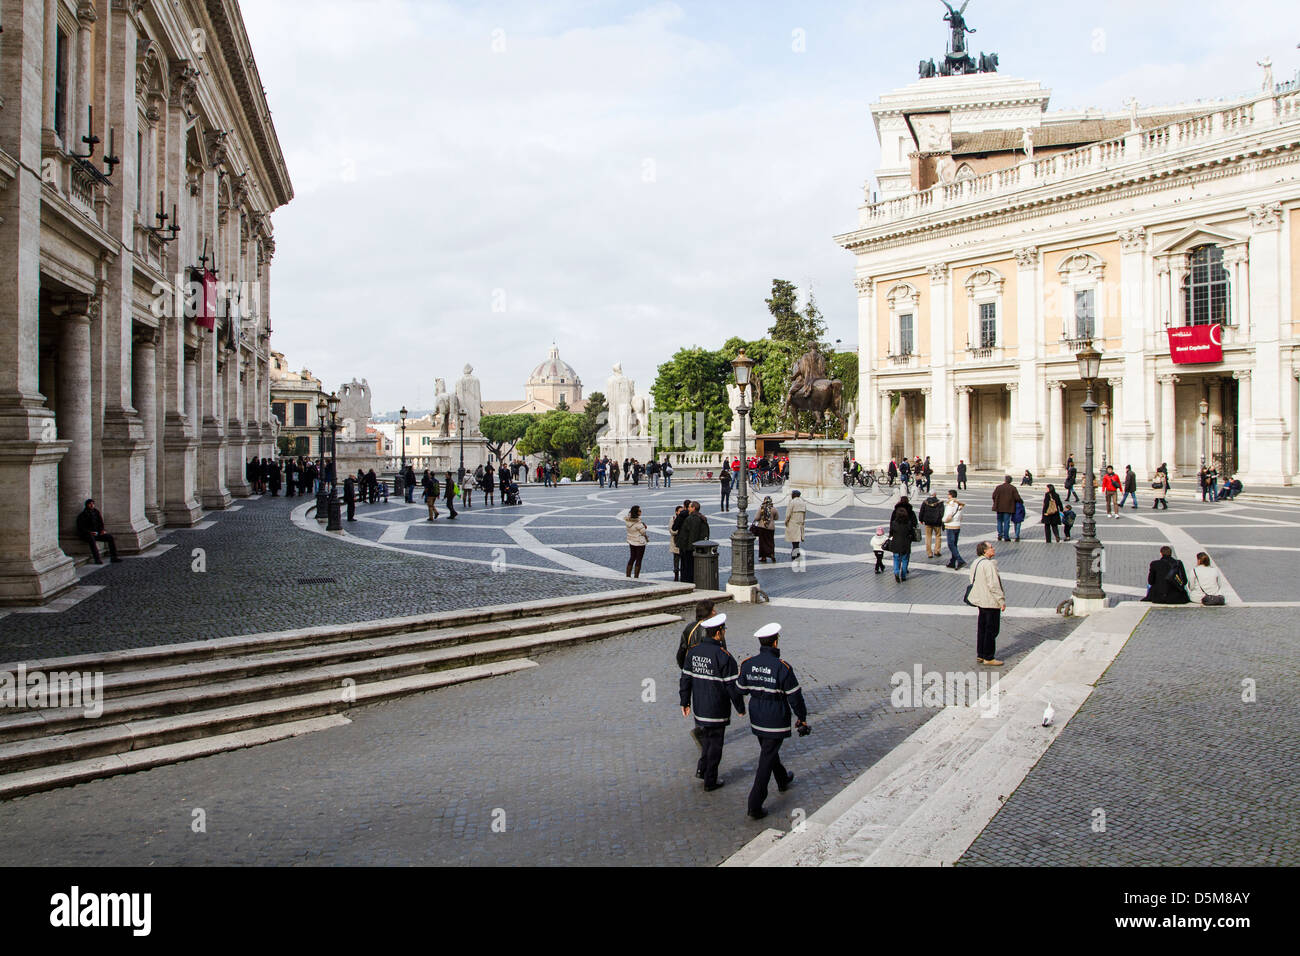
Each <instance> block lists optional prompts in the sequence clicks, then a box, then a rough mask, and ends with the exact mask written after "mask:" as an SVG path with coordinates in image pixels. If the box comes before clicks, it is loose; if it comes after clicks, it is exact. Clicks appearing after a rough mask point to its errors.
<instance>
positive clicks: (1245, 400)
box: [1232, 368, 1296, 475]
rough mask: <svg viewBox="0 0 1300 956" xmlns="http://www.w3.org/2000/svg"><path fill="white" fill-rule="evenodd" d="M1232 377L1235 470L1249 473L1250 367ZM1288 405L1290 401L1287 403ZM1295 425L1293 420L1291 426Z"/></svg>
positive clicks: (1251, 419) (1290, 380)
mask: <svg viewBox="0 0 1300 956" xmlns="http://www.w3.org/2000/svg"><path fill="white" fill-rule="evenodd" d="M1232 377H1233V378H1235V379H1236V380H1237V471H1239V472H1240V473H1241V474H1243V475H1246V474H1250V432H1251V423H1252V422H1253V421H1254V418H1253V416H1252V407H1251V406H1252V402H1251V398H1252V396H1251V394H1250V379H1251V376H1250V369H1248V368H1245V369H1239V370H1238V371H1236V372H1233V373H1232ZM1294 381H1295V380H1294V377H1288V380H1287V385H1288V386H1290V385H1292V384H1293V383H1294ZM1287 405H1288V407H1290V402H1289V401H1288V403H1287ZM1291 427H1292V428H1293V429H1294V428H1295V427H1296V425H1295V423H1294V420H1293V423H1292V426H1291Z"/></svg>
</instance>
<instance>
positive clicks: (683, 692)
mask: <svg viewBox="0 0 1300 956" xmlns="http://www.w3.org/2000/svg"><path fill="white" fill-rule="evenodd" d="M739 678H740V668H739V667H738V666H736V659H735V658H734V657H732V656H731V655H730V654H729V653H727V649H726V648H725V647H723V646H722V645H721V644H719V643H718V642H717V641H716V640H714V639H713V638H711V637H709V638H705V639H704V640H702V641H700V643H698V644H696V645H695V646H694V647H692V648H691V649H690V650H688V651H687V652H686V657H685V661H684V662H683V666H682V676H681V677H680V678H679V680H678V684H677V689H678V697H679V699H680V700H681V705H682V706H683V707H690V708H692V713H691V716H693V717H694V718H695V724H696V726H698V727H725V726H726V725H727V724H729V723H731V710H732V708H733V707H734V708H735V710H736V713H738V714H743V713H744V712H745V698H744V697H742V696H741V693H740V688H739V687H738V686H737V684H738V681H739Z"/></svg>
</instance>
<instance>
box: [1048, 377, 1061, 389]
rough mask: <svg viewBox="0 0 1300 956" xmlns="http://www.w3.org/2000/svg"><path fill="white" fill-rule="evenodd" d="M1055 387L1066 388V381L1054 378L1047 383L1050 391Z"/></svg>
mask: <svg viewBox="0 0 1300 956" xmlns="http://www.w3.org/2000/svg"><path fill="white" fill-rule="evenodd" d="M1054 388H1065V383H1064V382H1061V381H1057V380H1055V379H1053V380H1052V381H1049V382H1048V383H1047V390H1048V391H1049V392H1050V391H1051V390H1052V389H1054Z"/></svg>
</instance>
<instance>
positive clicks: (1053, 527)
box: [1043, 483, 1065, 544]
mask: <svg viewBox="0 0 1300 956" xmlns="http://www.w3.org/2000/svg"><path fill="white" fill-rule="evenodd" d="M1064 510H1065V506H1064V505H1063V504H1062V503H1061V496H1060V495H1058V494H1057V493H1056V488H1055V487H1054V486H1053V485H1051V484H1050V483H1049V484H1048V486H1047V492H1046V493H1045V494H1044V495H1043V539H1044V540H1045V541H1046V542H1047V543H1048V544H1051V543H1052V535H1056V543H1057V544H1060V543H1061V512H1063V511H1064Z"/></svg>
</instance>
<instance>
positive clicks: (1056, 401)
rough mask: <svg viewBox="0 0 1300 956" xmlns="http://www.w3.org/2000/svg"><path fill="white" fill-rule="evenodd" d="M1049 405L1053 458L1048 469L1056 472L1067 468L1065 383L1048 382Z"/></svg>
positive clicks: (1049, 427) (1049, 426)
mask: <svg viewBox="0 0 1300 956" xmlns="http://www.w3.org/2000/svg"><path fill="white" fill-rule="evenodd" d="M1047 406H1048V409H1049V414H1050V416H1051V420H1050V421H1049V423H1048V430H1049V431H1050V432H1051V444H1052V459H1051V461H1050V462H1049V463H1048V471H1049V472H1051V473H1055V471H1056V469H1058V468H1060V469H1062V474H1064V469H1065V383H1064V382H1048V383H1047Z"/></svg>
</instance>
